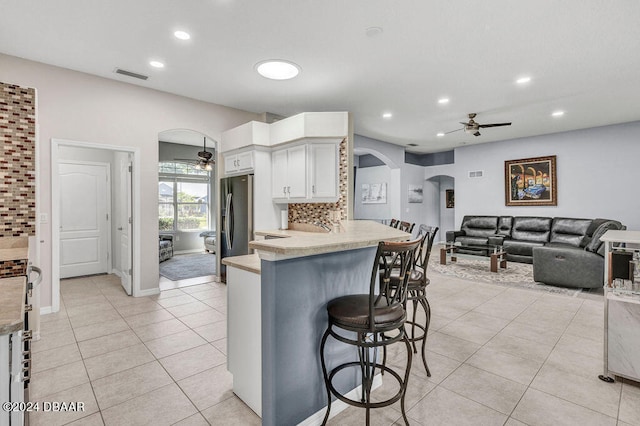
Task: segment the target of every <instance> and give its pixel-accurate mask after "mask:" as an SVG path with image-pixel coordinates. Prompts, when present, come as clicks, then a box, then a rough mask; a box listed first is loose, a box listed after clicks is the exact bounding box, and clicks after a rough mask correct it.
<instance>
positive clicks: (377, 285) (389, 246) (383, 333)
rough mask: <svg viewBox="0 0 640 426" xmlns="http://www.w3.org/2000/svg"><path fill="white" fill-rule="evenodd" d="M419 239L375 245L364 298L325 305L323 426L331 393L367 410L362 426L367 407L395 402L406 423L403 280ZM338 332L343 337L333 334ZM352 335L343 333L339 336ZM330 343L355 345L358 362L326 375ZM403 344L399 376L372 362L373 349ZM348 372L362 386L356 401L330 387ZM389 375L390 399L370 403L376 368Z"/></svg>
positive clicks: (337, 301)
mask: <svg viewBox="0 0 640 426" xmlns="http://www.w3.org/2000/svg"><path fill="white" fill-rule="evenodd" d="M420 241H421V240H420V239H416V240H414V241H403V242H385V241H381V242H380V243H379V244H378V249H377V251H376V257H375V260H374V262H373V268H372V272H371V280H370V284H369V293H368V294H355V295H348V296H342V297H339V298H336V299H333V300H331V301H330V302H329V303H328V304H327V314H328V316H329V325H328V327H327V330H326V331H325V333H324V335H323V336H322V342H321V344H320V361H321V364H322V374H323V376H324V382H325V386H326V389H327V400H328V402H327V404H328V405H327V412H326V414H325V417H324V420H323V422H322V424H323V425H324V424H326V422H327V420H328V419H329V413H330V411H331V397H332V395H335V396H336V397H337V398H338V399H339V400H341V401H343V402H345V403H347V404H350V405H353V406H356V407H363V408H365V409H366V424H367V425H369V420H370V409H371V408H379V407H385V406H388V405H391V404H393V403H395V402H396V401H398V400H400V407H401V411H402V416H403V418H404V421H405V423H406V424H407V425H408V424H409V421H408V419H407V415H406V413H405V409H404V399H405V394H406V389H407V381H408V379H409V372H410V369H411V356H412V354H411V344H410V343H409V339H408V338H407V335H406V332H405V327H404V324H405V321H406V318H407V314H406V311H405V305H406V298H407V281H408V279H409V273H410V271H411V267H412V266H413V262H414V259H415V251H416V249H417V248H418V246H419V244H420ZM392 273H394V274H395V275H396V277H397V278H396V279H395V280H394V282H395V283H396V284H395V285H394V286H391V285H390V283H391V274H392ZM338 331H342V333H338ZM345 331H346V332H354V333H356V336H352V334H351V333H349V334H348V335H345V333H344V332H345ZM329 336H332V337H333V338H334V339H336V340H338V341H340V342H343V343H346V344H348V345H352V346H355V347H357V349H358V361H352V362H346V363H343V364H340V365H338V366H336V367H334V368H333V369H332V370H331V371H330V372H327V366H326V362H325V353H324V347H325V344H326V342H327V338H328V337H329ZM399 341H402V342H404V344H405V345H406V348H407V367H406V369H405V373H404V378H403V377H401V376H400V374H398V373H397V372H396V371H394V370H392V369H391V368H389V367H387V366H386V365H383V364H380V363H379V362H378V361H377V351H378V348H386V347H387V346H388V345H390V344H393V343H396V342H399ZM348 368H355V369H356V370H359V371H360V375H361V383H362V398H361V399H360V401H356V400H353V399H349V398H347V397H345V396H343V395H342V394H340V392H339V391H338V390H337V389H336V388H335V387H334V385H333V379H334V377H335V376H336V374H337V373H339V372H340V371H342V370H345V369H348ZM378 369H379V370H380V372H388V373H389V374H390V375H391V376H392V377H393V378H395V379H396V380H397V381H398V384H399V385H400V389H399V391H398V393H397V394H395V395H394V396H392V397H391V398H389V399H387V400H385V401H380V402H372V401H371V390H372V389H371V388H372V385H373V380H374V377H375V375H376V370H378Z"/></svg>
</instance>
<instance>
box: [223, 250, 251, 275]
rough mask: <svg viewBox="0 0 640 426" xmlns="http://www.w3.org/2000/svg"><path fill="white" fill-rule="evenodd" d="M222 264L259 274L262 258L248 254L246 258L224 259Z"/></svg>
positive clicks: (232, 257)
mask: <svg viewBox="0 0 640 426" xmlns="http://www.w3.org/2000/svg"><path fill="white" fill-rule="evenodd" d="M222 264H223V265H227V266H231V267H234V268H238V269H244V270H245V271H249V272H253V273H256V274H259V273H260V271H261V269H260V258H259V257H258V255H257V254H247V255H244V256H231V257H225V258H223V259H222Z"/></svg>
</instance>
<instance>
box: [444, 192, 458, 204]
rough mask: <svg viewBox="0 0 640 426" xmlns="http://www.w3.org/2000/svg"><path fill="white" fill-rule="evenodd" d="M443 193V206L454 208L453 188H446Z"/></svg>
mask: <svg viewBox="0 0 640 426" xmlns="http://www.w3.org/2000/svg"><path fill="white" fill-rule="evenodd" d="M444 194H445V207H446V208H448V209H452V208H454V207H455V206H456V202H455V197H454V195H455V193H454V190H453V189H447V190H445V192H444Z"/></svg>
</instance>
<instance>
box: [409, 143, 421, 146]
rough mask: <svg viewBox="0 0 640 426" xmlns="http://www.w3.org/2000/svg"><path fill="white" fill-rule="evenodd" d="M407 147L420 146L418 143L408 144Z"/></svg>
mask: <svg viewBox="0 0 640 426" xmlns="http://www.w3.org/2000/svg"><path fill="white" fill-rule="evenodd" d="M407 146H418V144H417V143H408V144H407Z"/></svg>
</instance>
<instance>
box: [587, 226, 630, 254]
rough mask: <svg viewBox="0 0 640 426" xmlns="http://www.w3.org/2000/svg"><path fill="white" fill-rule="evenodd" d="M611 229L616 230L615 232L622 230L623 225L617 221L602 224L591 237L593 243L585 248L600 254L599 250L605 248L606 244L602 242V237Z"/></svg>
mask: <svg viewBox="0 0 640 426" xmlns="http://www.w3.org/2000/svg"><path fill="white" fill-rule="evenodd" d="M609 229H615V230H617V229H622V224H621V223H620V222H618V221H617V220H607V221H604V222H602V223H601V224H600V226H598V228H597V229H596V230H595V231H594V232H593V235H592V236H591V241H590V242H589V244H587V246H586V247H585V250H587V251H590V252H592V253H596V252H598V249H600V248H601V246H604V243H603V242H602V241H600V237H602V236H603V235H604V233H605V232H607V231H608V230H609ZM603 250H604V249H603Z"/></svg>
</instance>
